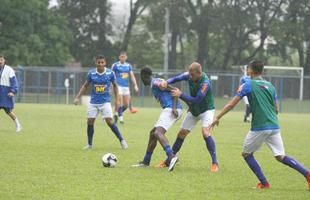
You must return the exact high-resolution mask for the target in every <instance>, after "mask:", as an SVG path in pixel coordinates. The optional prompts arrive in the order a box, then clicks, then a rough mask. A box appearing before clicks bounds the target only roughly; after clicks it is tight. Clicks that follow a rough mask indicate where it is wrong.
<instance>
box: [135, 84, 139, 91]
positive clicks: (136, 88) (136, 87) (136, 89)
mask: <svg viewBox="0 0 310 200" xmlns="http://www.w3.org/2000/svg"><path fill="white" fill-rule="evenodd" d="M135 91H136V93H138V92H139V88H138V86H137V85H135Z"/></svg>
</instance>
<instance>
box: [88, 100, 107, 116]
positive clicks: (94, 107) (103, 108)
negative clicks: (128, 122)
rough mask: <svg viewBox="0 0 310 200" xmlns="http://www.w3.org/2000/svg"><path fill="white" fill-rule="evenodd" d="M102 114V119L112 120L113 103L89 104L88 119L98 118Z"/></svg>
mask: <svg viewBox="0 0 310 200" xmlns="http://www.w3.org/2000/svg"><path fill="white" fill-rule="evenodd" d="M99 113H101V115H102V118H103V119H105V118H112V117H113V112H112V106H111V103H110V102H108V103H104V104H89V105H88V108H87V118H96V117H97V116H98V114H99Z"/></svg>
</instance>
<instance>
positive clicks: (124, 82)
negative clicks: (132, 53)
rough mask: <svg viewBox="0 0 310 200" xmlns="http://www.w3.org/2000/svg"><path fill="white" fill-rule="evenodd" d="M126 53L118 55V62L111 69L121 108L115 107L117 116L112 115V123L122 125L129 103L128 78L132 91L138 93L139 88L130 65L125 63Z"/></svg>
mask: <svg viewBox="0 0 310 200" xmlns="http://www.w3.org/2000/svg"><path fill="white" fill-rule="evenodd" d="M126 60H127V53H126V52H121V53H120V55H119V61H118V62H116V63H114V64H113V65H112V67H111V69H112V70H113V72H114V73H115V76H116V83H117V85H118V92H119V95H120V98H121V102H122V104H121V106H119V107H116V108H115V109H116V111H117V114H115V115H114V122H115V123H116V122H117V121H118V119H119V121H120V123H121V124H123V123H124V119H123V112H124V111H125V110H126V109H127V108H128V106H129V102H130V89H129V78H130V79H131V81H132V83H133V86H134V89H135V91H136V92H139V88H138V85H137V82H136V78H135V75H134V73H133V71H132V66H131V64H130V63H128V62H126Z"/></svg>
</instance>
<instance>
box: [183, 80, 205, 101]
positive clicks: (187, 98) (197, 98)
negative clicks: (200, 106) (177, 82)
mask: <svg viewBox="0 0 310 200" xmlns="http://www.w3.org/2000/svg"><path fill="white" fill-rule="evenodd" d="M210 85H211V84H210V82H209V81H205V82H203V83H202V84H201V86H200V88H199V90H198V92H197V94H196V96H195V97H192V96H189V95H187V94H184V93H182V94H181V96H180V98H181V99H182V100H183V101H185V102H187V103H194V104H196V103H200V102H201V101H202V100H203V98H204V97H205V96H206V94H207V92H208V90H209V89H210Z"/></svg>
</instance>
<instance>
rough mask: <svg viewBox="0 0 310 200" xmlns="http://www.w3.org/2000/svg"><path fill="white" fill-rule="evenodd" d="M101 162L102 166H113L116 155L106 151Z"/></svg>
mask: <svg viewBox="0 0 310 200" xmlns="http://www.w3.org/2000/svg"><path fill="white" fill-rule="evenodd" d="M102 164H103V166H104V167H115V165H116V164H117V157H116V156H115V155H114V154H112V153H107V154H104V155H103V156H102Z"/></svg>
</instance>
